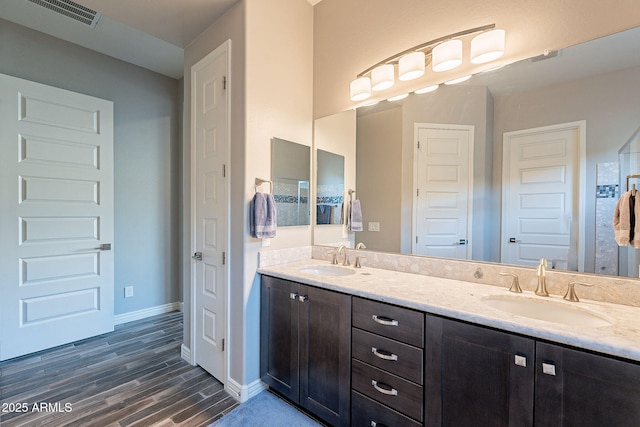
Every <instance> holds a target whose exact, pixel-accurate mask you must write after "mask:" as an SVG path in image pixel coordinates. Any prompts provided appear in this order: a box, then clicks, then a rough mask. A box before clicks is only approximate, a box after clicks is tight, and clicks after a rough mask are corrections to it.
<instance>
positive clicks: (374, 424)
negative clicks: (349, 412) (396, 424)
mask: <svg viewBox="0 0 640 427" xmlns="http://www.w3.org/2000/svg"><path fill="white" fill-rule="evenodd" d="M371 427H387V425H386V424H378V423H377V422H375V421H371Z"/></svg>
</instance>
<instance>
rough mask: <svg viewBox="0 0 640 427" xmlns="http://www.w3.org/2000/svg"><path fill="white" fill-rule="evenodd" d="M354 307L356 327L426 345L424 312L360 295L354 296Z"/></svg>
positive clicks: (353, 319) (417, 344)
mask: <svg viewBox="0 0 640 427" xmlns="http://www.w3.org/2000/svg"><path fill="white" fill-rule="evenodd" d="M352 307H353V318H352V324H353V326H354V327H356V328H360V329H364V330H365V331H369V332H373V333H375V334H378V335H383V336H385V337H389V338H392V339H394V340H397V341H401V342H404V343H407V344H411V345H414V346H416V347H423V346H424V344H423V343H424V313H422V312H420V311H415V310H411V309H408V308H402V307H398V306H395V305H391V304H386V303H382V302H377V301H371V300H367V299H364V298H359V297H354V298H353V303H352Z"/></svg>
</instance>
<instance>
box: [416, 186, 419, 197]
mask: <svg viewBox="0 0 640 427" xmlns="http://www.w3.org/2000/svg"><path fill="white" fill-rule="evenodd" d="M416 197H420V189H419V188H416Z"/></svg>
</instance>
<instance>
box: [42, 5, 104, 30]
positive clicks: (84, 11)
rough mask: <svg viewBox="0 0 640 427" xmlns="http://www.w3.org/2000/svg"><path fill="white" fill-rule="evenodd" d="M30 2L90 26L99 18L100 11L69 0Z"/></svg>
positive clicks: (93, 25)
mask: <svg viewBox="0 0 640 427" xmlns="http://www.w3.org/2000/svg"><path fill="white" fill-rule="evenodd" d="M29 1H30V2H31V3H35V4H37V5H40V6H42V7H46V8H47V9H49V10H52V11H54V12H56V13H59V14H61V15H64V16H66V17H69V18H71V19H75V20H76V21H78V22H82V23H83V24H86V25H88V26H90V27H92V28H95V26H96V25H97V24H98V21H99V20H100V16H102V15H101V14H100V13H98V12H96V11H95V10H92V9H89V8H88V7H84V6H83V5H81V4H78V3H74V2H72V1H70V0H29Z"/></svg>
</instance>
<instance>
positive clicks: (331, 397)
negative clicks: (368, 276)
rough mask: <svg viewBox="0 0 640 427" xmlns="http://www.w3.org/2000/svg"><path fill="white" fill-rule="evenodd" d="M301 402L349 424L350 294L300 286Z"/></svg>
mask: <svg viewBox="0 0 640 427" xmlns="http://www.w3.org/2000/svg"><path fill="white" fill-rule="evenodd" d="M300 295H301V297H302V298H301V299H302V300H303V301H304V302H302V303H301V304H300V347H299V348H300V405H301V406H302V407H304V408H306V409H307V410H309V411H310V412H311V413H313V414H315V415H317V416H318V417H320V418H322V419H323V420H325V421H327V422H329V423H330V424H331V425H334V426H338V425H344V426H346V425H349V417H350V414H349V401H350V399H349V394H350V387H351V381H350V361H351V297H350V296H349V295H344V294H340V293H336V292H332V291H327V290H324V289H320V288H314V287H309V286H304V285H300Z"/></svg>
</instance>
